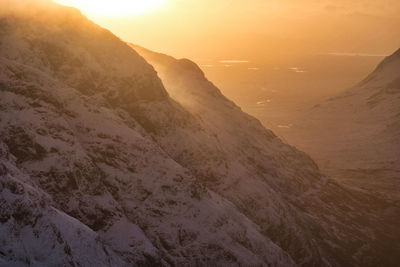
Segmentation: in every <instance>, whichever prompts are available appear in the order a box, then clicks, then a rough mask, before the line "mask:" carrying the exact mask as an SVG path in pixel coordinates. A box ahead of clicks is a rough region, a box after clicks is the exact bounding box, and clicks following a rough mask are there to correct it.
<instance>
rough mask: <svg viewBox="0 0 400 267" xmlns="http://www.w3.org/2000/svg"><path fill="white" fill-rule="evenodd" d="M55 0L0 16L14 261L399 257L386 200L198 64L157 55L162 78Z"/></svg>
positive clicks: (373, 260)
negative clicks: (228, 94)
mask: <svg viewBox="0 0 400 267" xmlns="http://www.w3.org/2000/svg"><path fill="white" fill-rule="evenodd" d="M11 3H12V1H11ZM14 3H16V2H15V1H14ZM44 3H45V5H44V6H41V5H40V4H38V5H34V6H31V7H30V10H29V14H26V13H24V14H21V13H18V12H17V13H13V14H12V15H9V14H6V15H2V16H1V18H0V62H1V65H0V110H1V116H0V136H1V140H0V147H1V150H0V151H1V153H0V156H1V158H0V181H1V187H0V192H1V193H0V203H1V205H2V214H1V221H0V223H1V224H0V238H1V242H0V244H1V245H0V260H1V261H0V263H2V264H3V263H4V264H5V265H29V264H36V265H63V264H64V265H65V264H67V265H68V264H69V265H82V266H93V265H98V266H112V265H118V266H132V265H144V266H145V265H148V266H154V265H165V266H174V265H189V266H191V265H199V266H210V265H211V266H226V265H229V266H244V265H250V266H296V265H303V266H353V265H357V264H360V265H363V266H373V265H376V264H377V263H385V264H386V265H387V266H390V265H393V266H394V265H395V263H396V262H397V258H396V255H398V254H396V252H398V247H397V246H396V245H395V244H396V237H393V236H391V234H390V232H387V231H385V230H386V228H385V225H384V222H381V220H380V217H379V215H376V214H374V213H373V212H371V211H370V210H369V209H371V207H375V206H379V205H381V203H377V202H375V200H374V199H369V198H367V197H366V196H365V195H363V194H360V193H357V192H353V191H349V190H346V189H343V188H342V187H340V186H339V185H338V184H336V183H335V182H334V181H332V180H330V179H329V178H327V177H325V176H324V175H323V174H321V172H320V171H319V170H318V167H317V166H316V165H315V163H314V162H313V161H312V160H311V159H310V158H309V157H308V156H307V155H306V154H304V153H302V152H300V151H298V150H296V149H295V148H293V147H291V146H288V145H286V144H284V143H282V142H281V141H280V140H279V139H278V138H277V137H276V136H275V135H274V134H273V133H272V132H270V131H268V130H266V129H264V128H263V127H262V126H261V124H260V123H259V122H258V121H257V120H255V119H254V118H252V117H250V116H248V115H246V114H244V113H243V112H241V110H240V109H239V108H238V107H237V106H235V105H234V104H233V103H232V102H230V101H229V100H227V99H226V98H225V97H223V96H222V95H221V93H220V92H219V90H218V89H217V88H215V87H214V86H213V85H212V84H211V83H210V82H209V81H207V79H206V78H205V77H204V75H203V74H202V72H201V71H200V70H199V69H198V67H197V66H196V65H195V64H193V63H192V62H190V61H188V60H181V61H176V60H175V59H172V58H169V57H165V56H161V57H160V58H161V59H166V60H167V61H168V62H170V63H171V64H172V65H170V66H166V67H167V68H166V70H169V72H168V73H163V72H162V71H159V70H161V69H160V65H159V64H157V62H155V61H153V60H151V59H150V58H148V57H146V59H147V60H148V61H150V63H153V64H154V66H155V68H156V69H157V71H159V73H160V77H161V78H162V79H163V82H161V80H160V78H159V77H158V76H157V74H156V72H155V70H154V69H153V67H152V66H151V65H150V64H149V63H147V61H146V60H145V59H143V58H142V57H141V56H139V55H138V53H137V52H135V50H134V49H132V48H131V47H129V46H128V45H127V44H126V43H124V42H122V41H120V40H119V39H118V38H117V37H115V36H114V35H112V34H111V33H110V32H108V31H106V30H104V29H101V28H100V27H98V26H96V25H95V24H93V23H91V22H90V21H88V20H87V19H85V18H84V17H83V16H82V15H81V14H80V13H79V12H77V11H76V10H74V9H69V8H65V7H60V6H58V5H55V4H50V3H48V2H44ZM38 14H40V16H37V15H38ZM142 55H144V54H142ZM176 81H178V82H179V83H178V84H176V83H175V82H176ZM163 83H164V84H165V86H166V88H164V85H163ZM166 89H167V90H166ZM167 91H168V92H167ZM373 205H375V206H373ZM382 205H384V203H383V204H382ZM380 223H382V225H381V227H379V228H376V225H377V224H380ZM81 239H82V242H81ZM27 241H29V242H27ZM42 244H51V246H50V245H48V246H46V247H45V248H44V249H43V250H38V249H37V248H38V247H41V245H42ZM86 247H89V248H90V249H85V251H87V254H85V255H83V254H82V253H81V251H82V250H83V248H86ZM63 251H64V253H63ZM50 254H51V255H57V256H51V257H49V256H48V255H50ZM369 255H372V256H369Z"/></svg>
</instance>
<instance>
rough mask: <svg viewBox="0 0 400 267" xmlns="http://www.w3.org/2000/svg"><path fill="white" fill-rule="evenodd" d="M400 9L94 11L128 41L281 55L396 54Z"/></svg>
mask: <svg viewBox="0 0 400 267" xmlns="http://www.w3.org/2000/svg"><path fill="white" fill-rule="evenodd" d="M64 2H65V1H64ZM398 14H400V3H399V1H396V0H367V1H342V0H332V1H318V0H302V1H293V0H283V1H282V0H279V1H278V0H269V1H263V0H252V1H237V0H220V1H211V0H205V1H204V0H203V1H198V0H185V1H182V0H169V1H167V3H165V6H164V7H163V8H162V9H158V10H156V11H155V12H152V13H147V14H144V15H143V14H142V15H139V16H120V17H118V16H117V17H115V16H114V17H109V16H101V15H93V14H89V17H90V18H91V19H93V20H94V21H95V22H97V23H99V24H100V25H102V26H104V27H106V28H108V29H110V30H112V31H113V32H115V33H116V34H118V35H119V36H121V37H122V38H123V39H125V40H126V41H130V42H134V43H137V44H139V45H142V46H144V47H147V48H150V49H153V50H156V51H161V52H164V53H167V54H170V55H174V56H176V57H187V58H191V59H216V58H221V59H226V58H235V59H242V58H246V59H257V60H260V59H262V60H264V59H268V60H278V61H281V60H282V59H283V58H285V59H287V58H288V57H293V56H302V55H303V54H308V53H330V52H340V53H366V54H389V53H391V52H393V50H394V49H396V48H397V46H398V45H399V44H400V34H399V33H400V18H399V16H398Z"/></svg>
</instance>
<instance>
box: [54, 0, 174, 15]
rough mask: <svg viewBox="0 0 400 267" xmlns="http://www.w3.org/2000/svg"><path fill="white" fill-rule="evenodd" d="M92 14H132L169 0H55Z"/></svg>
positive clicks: (150, 9) (163, 3)
mask: <svg viewBox="0 0 400 267" xmlns="http://www.w3.org/2000/svg"><path fill="white" fill-rule="evenodd" d="M54 1H55V2H57V3H59V4H62V5H66V6H73V7H76V8H78V9H80V10H81V11H82V12H83V13H85V14H87V15H92V16H131V15H140V14H145V13H150V12H153V11H155V10H157V9H160V8H162V7H163V6H164V5H165V4H166V2H167V0H54Z"/></svg>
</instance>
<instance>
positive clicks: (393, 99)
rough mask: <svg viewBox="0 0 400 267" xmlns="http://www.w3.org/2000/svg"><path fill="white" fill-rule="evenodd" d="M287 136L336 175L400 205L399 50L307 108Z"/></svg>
mask: <svg viewBox="0 0 400 267" xmlns="http://www.w3.org/2000/svg"><path fill="white" fill-rule="evenodd" d="M285 137H286V139H287V140H289V141H290V142H292V143H293V144H296V146H298V147H299V148H301V149H303V150H304V151H307V152H308V153H310V154H311V155H312V156H313V158H315V159H316V160H317V162H318V163H319V165H320V166H321V167H322V168H323V169H324V170H325V171H326V172H328V173H329V174H331V175H332V176H333V177H335V178H337V179H340V180H341V181H343V182H345V183H347V184H348V185H350V186H353V187H356V188H363V189H365V190H366V191H367V192H373V194H375V195H380V196H381V197H383V198H388V199H391V200H393V201H395V202H396V203H397V204H399V203H400V202H399V201H400V194H399V189H400V142H399V141H400V49H399V50H398V51H396V52H395V53H394V54H393V55H391V56H389V57H387V58H385V59H384V60H383V62H381V63H380V64H379V65H378V67H377V68H376V69H375V71H374V72H373V73H371V74H370V75H368V77H366V78H365V79H364V80H363V81H362V82H360V83H358V84H357V85H356V86H354V87H352V88H350V89H348V90H345V91H344V92H343V93H341V94H339V95H337V96H335V97H333V98H330V99H328V100H327V101H325V102H323V103H321V104H319V105H317V106H315V107H314V108H313V109H311V110H310V111H308V112H307V113H306V114H305V115H304V116H302V120H301V121H300V122H298V123H297V125H296V126H295V128H294V129H293V131H290V132H288V133H287V135H286V136H285Z"/></svg>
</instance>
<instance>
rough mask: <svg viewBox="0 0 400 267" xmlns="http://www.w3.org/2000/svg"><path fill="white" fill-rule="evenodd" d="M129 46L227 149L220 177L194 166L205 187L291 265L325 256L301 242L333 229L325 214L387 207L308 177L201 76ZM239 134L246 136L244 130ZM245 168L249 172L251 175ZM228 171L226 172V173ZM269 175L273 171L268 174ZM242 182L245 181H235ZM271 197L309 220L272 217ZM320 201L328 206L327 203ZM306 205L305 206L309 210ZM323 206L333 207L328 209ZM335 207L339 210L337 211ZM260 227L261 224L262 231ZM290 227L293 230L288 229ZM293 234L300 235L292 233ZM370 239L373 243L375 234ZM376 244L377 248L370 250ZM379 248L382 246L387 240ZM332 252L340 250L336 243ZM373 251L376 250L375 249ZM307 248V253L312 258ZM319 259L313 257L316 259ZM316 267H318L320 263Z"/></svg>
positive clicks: (297, 160)
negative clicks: (254, 224)
mask: <svg viewBox="0 0 400 267" xmlns="http://www.w3.org/2000/svg"><path fill="white" fill-rule="evenodd" d="M133 47H134V48H135V50H137V51H138V52H139V53H140V54H141V55H142V56H144V57H145V59H146V60H148V61H149V62H150V63H151V64H152V65H153V66H154V67H155V68H156V70H157V71H158V74H159V76H160V77H161V79H162V81H163V83H164V85H165V86H166V89H167V90H168V92H169V93H170V95H171V97H173V98H174V99H176V100H177V101H178V102H179V103H181V104H182V105H183V106H184V107H185V108H186V109H187V110H188V111H190V112H191V113H192V114H193V115H194V116H196V117H198V118H200V119H201V122H202V125H203V128H204V129H206V131H208V132H210V135H216V136H218V137H220V138H219V140H218V145H219V144H223V145H222V147H223V149H225V150H226V149H229V150H230V153H227V154H228V155H230V157H231V158H230V159H231V160H233V161H235V165H233V166H229V167H228V168H227V169H228V170H227V171H226V172H225V173H224V172H223V171H222V172H221V171H219V172H216V171H215V170H221V168H222V169H223V167H221V166H220V164H218V160H215V159H214V158H212V159H211V160H210V162H208V163H205V162H206V160H204V161H202V166H206V164H209V165H214V167H211V168H210V169H211V170H212V171H211V174H213V175H212V177H218V178H219V179H216V180H215V181H212V182H208V183H207V184H208V186H209V187H212V188H214V190H216V191H217V192H219V193H220V194H222V195H223V196H225V197H226V198H228V199H230V200H231V201H232V202H233V203H235V204H236V205H237V206H238V207H242V210H243V212H244V213H245V214H246V215H247V216H248V217H249V218H252V219H253V220H254V221H258V222H259V223H260V224H261V227H263V229H264V231H265V232H267V233H268V234H269V236H273V240H275V241H276V242H277V243H278V244H280V245H281V246H282V247H284V248H285V249H286V250H288V251H290V252H289V253H291V255H292V256H294V257H295V259H299V258H301V257H303V259H304V257H305V255H307V254H308V253H310V254H311V255H313V253H321V254H323V253H326V251H323V249H322V248H323V247H324V244H323V243H322V244H321V243H320V242H319V241H316V242H315V243H311V244H310V243H307V242H308V241H306V240H307V238H306V239H304V236H310V237H311V236H313V237H312V238H313V239H314V240H316V239H315V238H316V235H315V232H316V229H318V228H319V227H320V225H326V226H328V225H330V226H332V225H335V224H336V223H337V221H335V222H332V221H330V220H329V219H328V218H327V217H329V215H328V214H332V215H331V216H333V217H337V218H339V217H342V218H344V217H347V216H349V215H350V214H351V213H352V212H349V210H353V209H354V208H355V207H357V208H356V209H357V210H358V211H359V212H361V211H362V210H363V211H365V210H364V208H365V206H364V205H366V206H368V213H370V212H371V209H372V210H373V211H372V212H376V211H377V210H380V209H383V208H385V207H387V206H389V205H390V204H388V203H384V202H382V201H379V200H376V199H375V198H371V197H365V196H364V195H359V194H356V193H355V192H348V191H346V190H343V189H342V188H340V187H339V186H338V185H337V184H335V183H333V182H332V181H331V180H329V179H327V178H324V177H323V176H322V175H321V174H319V172H318V171H316V169H315V164H314V163H313V162H312V161H311V160H310V159H309V158H308V157H307V156H305V155H304V154H302V153H300V152H298V151H296V150H295V149H293V148H291V147H289V146H287V145H284V144H282V142H281V141H279V140H278V139H277V138H276V137H274V135H273V134H272V133H270V132H266V131H265V129H264V128H263V127H262V126H261V125H260V123H259V122H258V121H255V120H254V119H253V118H251V117H250V116H248V115H246V114H244V113H243V112H241V110H240V109H239V108H238V107H237V106H235V105H234V104H233V103H232V102H231V101H229V100H227V99H226V98H225V97H224V96H223V95H222V94H221V93H220V91H219V90H218V89H217V88H216V87H215V86H214V85H213V84H212V83H210V82H209V81H208V80H207V79H206V78H205V77H204V74H203V73H202V71H201V70H200V69H199V68H198V67H197V66H196V65H195V64H194V63H193V62H190V61H189V60H186V59H182V60H176V59H174V58H172V57H169V56H166V55H163V54H159V53H155V52H152V51H149V50H146V49H144V48H141V47H138V46H134V45H133ZM239 129H240V130H239ZM247 129H251V130H250V131H247ZM243 132H245V134H244V136H242V133H243ZM243 144H248V146H247V149H246V150H243V149H242V148H243ZM176 146H179V143H176V144H175V147H176ZM253 146H254V147H253ZM266 153H267V155H266ZM196 155H197V154H196ZM241 156H244V157H243V158H241ZM246 156H247V158H246ZM178 161H179V162H182V164H184V165H185V159H178ZM215 162H216V163H215ZM228 163H229V162H228ZM238 166H239V168H238ZM272 166H273V167H272ZM252 167H256V168H255V169H252ZM249 169H251V170H252V171H251V174H249V172H248V170H249ZM229 170H234V171H232V172H229ZM271 170H273V171H272V172H271ZM291 172H292V173H291ZM243 177H246V178H247V177H248V178H247V179H243ZM250 177H251V178H250ZM249 178H250V179H249ZM221 180H222V182H221ZM277 183H278V184H277ZM250 188H251V189H250ZM271 189H272V190H271ZM271 191H272V192H271ZM273 191H275V193H276V192H278V194H279V195H280V196H281V197H282V196H283V197H284V198H285V202H289V203H290V204H291V205H294V206H296V207H297V208H300V209H301V210H303V211H306V213H307V215H311V214H312V215H311V216H312V218H313V220H309V218H307V216H306V218H304V217H303V216H302V215H304V214H298V213H297V212H296V211H293V210H291V212H290V213H291V214H293V215H294V214H295V215H294V216H293V217H294V218H293V217H292V218H290V217H291V216H290V215H291V214H280V208H279V207H276V206H275V205H274V204H271V203H274V202H275V203H276V202H278V200H275V201H271V199H274V192H273ZM328 199H329V201H327V200H328ZM321 200H322V202H321ZM360 202H361V203H360ZM265 203H268V210H265V211H264V208H265V206H264V205H265ZM310 203H313V204H312V205H310ZM329 203H331V204H333V205H332V206H331V205H330V204H329ZM339 206H340V207H342V208H344V209H343V210H341V209H340V208H339V209H338V207H339ZM249 207H251V208H249ZM346 207H347V208H349V210H347V208H346ZM361 213H362V212H361ZM377 213H379V212H377ZM271 214H273V215H271ZM276 214H280V218H285V219H284V220H285V221H287V222H289V221H290V222H293V221H296V222H295V223H287V224H283V225H282V224H281V223H279V220H278V221H277V220H276V219H277V217H276ZM321 215H322V217H321ZM353 215H354V214H353ZM359 215H360V214H359ZM371 215H372V216H371ZM371 215H369V216H370V218H371V219H372V217H374V216H376V215H377V214H371ZM350 216H351V215H350ZM378 216H380V215H378ZM362 217H363V215H360V216H359V217H357V215H355V216H354V217H353V220H354V221H357V223H356V224H358V223H360V222H361V221H363V219H362ZM372 220H374V219H372ZM265 222H268V225H266V224H265ZM386 223H387V222H386V221H385V223H383V224H382V225H381V226H382V227H381V228H382V229H385V227H386ZM367 224H368V223H367ZM388 224H389V226H388V229H385V230H387V231H388V232H390V234H393V233H394V232H396V231H395V230H394V229H393V228H392V226H393V224H391V222H389V223H388ZM294 225H296V226H294ZM361 225H363V223H361ZM361 225H360V226H359V228H358V230H359V229H362V228H364V227H365V225H363V226H361ZM299 226H300V227H299ZM314 226H315V227H316V228H314ZM348 226H349V225H348V224H347V223H344V224H343V225H340V226H339V225H336V227H338V228H340V229H341V231H342V234H344V233H347V234H344V236H346V235H347V238H348V240H350V239H351V236H352V234H354V233H355V232H357V229H355V228H352V227H348ZM294 227H296V228H295V229H293V228H294ZM298 227H299V228H300V229H301V230H300V232H299V228H298ZM328 228H329V227H328ZM382 229H380V230H379V231H381V230H382ZM385 230H383V231H385ZM277 231H278V232H279V233H280V234H279V235H276V232H277ZM317 231H318V230H317ZM283 233H287V234H283ZM320 235H321V236H323V239H324V240H335V239H336V238H337V236H336V237H333V236H331V235H330V233H329V231H328V233H327V232H324V230H323V231H322V232H320ZM362 235H363V234H361V233H358V234H356V236H357V239H358V238H360V237H361V236H362ZM377 235H378V236H379V234H377ZM381 237H382V236H381ZM340 239H341V238H338V239H337V240H336V241H334V242H339V243H341V242H342V241H343V240H340ZM378 239H379V238H378ZM384 239H386V238H384ZM389 239H390V238H389ZM339 240H340V241H339ZM367 242H368V241H367ZM380 242H381V241H377V243H380ZM384 242H387V244H389V243H390V242H389V241H388V240H387V241H384ZM349 244H350V243H348V244H347V245H345V247H346V248H347V249H349V250H352V249H354V247H353V248H351V249H350V247H347V246H348V245H349ZM387 244H385V245H384V246H386V245H387ZM339 246H343V243H341V244H340V245H339ZM351 246H355V247H356V246H357V245H355V244H354V243H353V245H351ZM378 246H382V244H380V245H378ZM299 247H302V248H303V249H304V251H303V252H301V253H303V254H302V255H301V254H300V255H299V254H297V253H298V252H299V251H298V248H299ZM307 248H308V249H307ZM386 248H387V249H389V250H390V249H391V248H389V247H386ZM394 248H395V249H398V246H394ZM312 249H315V250H314V251H313V252H312ZM328 250H329V249H328ZM377 250H380V248H377ZM339 251H340V249H338V250H336V251H335V253H339V254H340V253H341V252H339ZM387 252H388V251H386V252H385V253H387ZM345 253H348V252H344V254H345ZM374 253H376V251H375V252H374ZM321 254H319V256H317V257H324V256H321ZM389 254H390V253H389ZM314 255H315V254H314ZM311 257H312V256H311ZM314 257H315V256H314ZM325 257H326V256H325ZM336 257H337V258H341V259H342V262H341V264H342V265H345V264H349V261H348V260H344V259H345V257H346V256H345V255H343V254H342V255H340V256H338V254H336ZM346 261H347V262H346ZM317 264H319V265H321V264H322V263H320V262H319V263H317ZM364 264H367V263H366V262H365V263H364Z"/></svg>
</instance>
